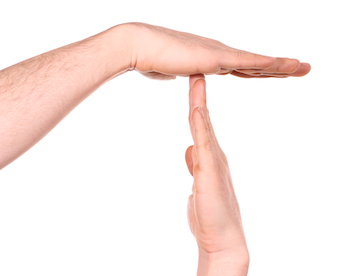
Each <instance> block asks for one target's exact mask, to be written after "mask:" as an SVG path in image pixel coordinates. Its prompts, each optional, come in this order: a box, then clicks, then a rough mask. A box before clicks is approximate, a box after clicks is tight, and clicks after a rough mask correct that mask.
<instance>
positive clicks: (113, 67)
mask: <svg viewBox="0 0 349 276" xmlns="http://www.w3.org/2000/svg"><path fill="white" fill-rule="evenodd" d="M134 29H135V28H134V27H133V26H132V24H121V25H117V26H114V27H112V28H110V29H108V30H106V31H105V32H103V33H101V34H100V35H102V41H101V43H104V44H105V45H108V52H107V53H106V60H107V64H106V72H107V74H108V79H112V78H114V77H116V76H118V75H121V74H123V73H125V72H127V71H130V70H133V69H134V60H135V55H134V52H135V43H134V38H135V30H134Z"/></svg>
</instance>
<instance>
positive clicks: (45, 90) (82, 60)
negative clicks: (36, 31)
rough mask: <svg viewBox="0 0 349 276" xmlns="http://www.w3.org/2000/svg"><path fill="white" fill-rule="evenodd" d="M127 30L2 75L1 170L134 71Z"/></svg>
mask: <svg viewBox="0 0 349 276" xmlns="http://www.w3.org/2000/svg"><path fill="white" fill-rule="evenodd" d="M128 43H129V41H128V40H127V34H126V33H125V27H124V26H123V25H120V26H117V27H114V28H111V29H109V30H107V31H105V32H103V33H100V34H97V35H95V36H93V37H90V38H88V39H85V40H83V41H79V42H76V43H74V44H71V45H68V46H65V47H62V48H59V49H56V50H53V51H50V52H48V53H45V54H42V55H40V56H37V57H34V58H31V59H28V60H26V61H23V62H21V63H19V64H16V65H13V66H11V67H8V68H6V69H4V70H2V71H0V168H3V167H4V166H6V165H7V164H9V163H10V162H12V161H13V160H14V159H16V158H17V157H18V156H20V155H21V154H22V153H23V152H25V151H26V150H28V149H29V148H30V147H31V146H33V145H34V144H35V143H36V142H38V141H39V140H40V139H41V138H42V137H43V136H45V135H46V134H47V133H48V132H49V131H50V130H51V129H52V128H53V127H54V126H55V125H56V124H57V123H58V122H59V121H60V120H62V119H63V118H64V117H65V116H66V115H67V114H68V113H69V112H70V111H71V110H72V109H73V108H74V107H75V106H77V105H78V104H79V103H80V102H81V101H82V100H84V99H85V98H86V97H87V96H88V95H90V94H91V93H92V92H93V91H94V90H96V89H97V88H98V87H99V86H101V85H102V84H103V83H105V82H106V81H108V80H109V79H111V78H113V77H115V76H117V75H118V74H121V73H123V72H125V71H127V70H128V69H129V68H130V60H129V58H130V56H131V54H130V53H129V52H127V51H129V49H130V47H129V46H128Z"/></svg>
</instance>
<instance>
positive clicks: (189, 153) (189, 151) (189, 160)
mask: <svg viewBox="0 0 349 276" xmlns="http://www.w3.org/2000/svg"><path fill="white" fill-rule="evenodd" d="M185 161H186V163H187V166H188V170H189V172H190V174H191V175H193V146H190V147H189V148H187V150H186V152H185Z"/></svg>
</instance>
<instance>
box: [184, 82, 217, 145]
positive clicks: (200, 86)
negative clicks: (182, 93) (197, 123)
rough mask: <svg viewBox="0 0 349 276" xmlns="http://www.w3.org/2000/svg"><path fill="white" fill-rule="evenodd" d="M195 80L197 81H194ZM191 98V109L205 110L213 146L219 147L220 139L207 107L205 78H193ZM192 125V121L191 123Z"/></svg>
mask: <svg viewBox="0 0 349 276" xmlns="http://www.w3.org/2000/svg"><path fill="white" fill-rule="evenodd" d="M194 81H195V82H194ZM190 99H191V104H190V105H191V106H190V109H191V110H194V109H195V108H196V107H198V106H199V107H201V108H202V109H203V111H204V116H205V118H204V119H205V121H206V123H207V128H208V131H209V134H210V135H211V136H212V137H211V140H212V142H214V144H213V145H212V146H216V147H219V145H218V141H217V139H216V135H215V133H214V130H213V127H212V124H211V120H210V116H209V112H208V109H207V98H206V81H205V79H203V78H201V77H197V79H193V80H192V87H191V90H190ZM191 125H192V123H191Z"/></svg>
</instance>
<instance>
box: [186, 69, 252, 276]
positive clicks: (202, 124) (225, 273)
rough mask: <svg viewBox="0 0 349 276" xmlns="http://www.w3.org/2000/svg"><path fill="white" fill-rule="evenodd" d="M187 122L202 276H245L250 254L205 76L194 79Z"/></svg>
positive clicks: (193, 225) (191, 209)
mask: <svg viewBox="0 0 349 276" xmlns="http://www.w3.org/2000/svg"><path fill="white" fill-rule="evenodd" d="M189 95H190V96H189V103H190V104H189V105H190V111H189V123H190V130H191V133H192V136H193V139H194V146H191V147H189V148H188V149H187V151H186V162H187V165H188V169H189V171H190V173H191V174H192V175H193V176H194V184H193V193H192V195H191V196H190V197H189V202H188V219H189V225H190V229H191V231H192V233H193V234H194V236H195V238H196V240H197V243H198V247H199V266H198V275H199V276H204V275H205V276H206V275H220V276H243V275H244V276H245V275H247V271H248V265H249V253H248V250H247V245H246V241H245V236H244V231H243V228H242V222H241V217H240V211H239V205H238V202H237V200H236V197H235V193H234V188H233V183H232V179H231V176H230V170H229V166H228V161H227V158H226V156H225V154H224V153H223V151H222V149H221V148H220V146H219V144H218V142H217V139H216V136H215V133H214V130H213V127H212V124H211V121H210V117H209V114H208V109H207V106H206V85H205V80H204V76H203V75H194V76H191V77H190V92H189Z"/></svg>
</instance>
